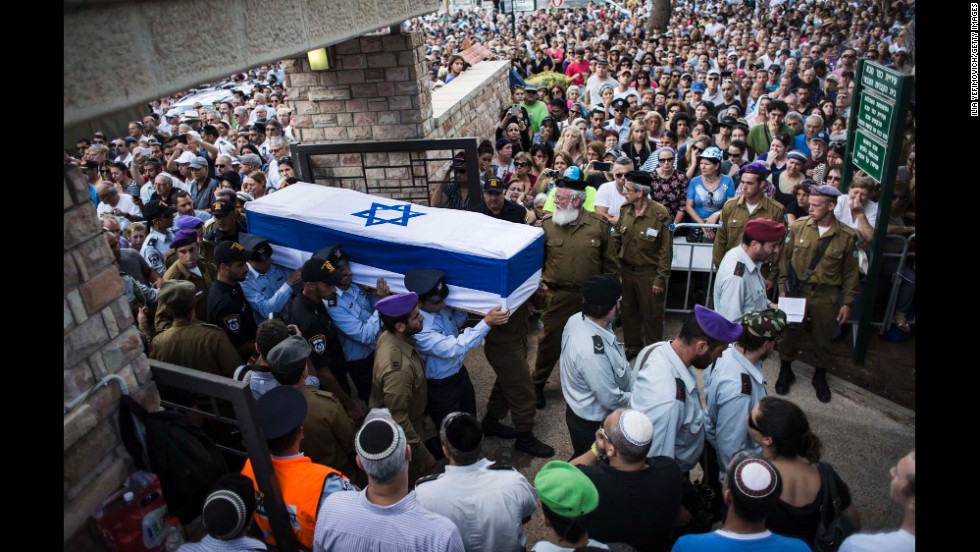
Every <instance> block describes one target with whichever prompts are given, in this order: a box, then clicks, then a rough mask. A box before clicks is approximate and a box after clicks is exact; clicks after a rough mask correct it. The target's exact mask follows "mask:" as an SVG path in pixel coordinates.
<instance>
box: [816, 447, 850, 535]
mask: <svg viewBox="0 0 980 552" xmlns="http://www.w3.org/2000/svg"><path fill="white" fill-rule="evenodd" d="M817 469H818V470H820V489H821V491H822V492H823V503H822V504H821V505H820V524H819V525H817V532H816V534H815V535H814V537H813V550H815V551H816V552H836V551H837V549H838V548H840V545H841V543H843V542H844V539H846V538H847V537H849V536H850V535H851V534H853V533H854V525H853V524H851V520H850V519H848V518H847V516H845V515H843V513H842V511H841V507H840V502H841V501H840V496H839V495H838V494H837V482H836V481H835V479H834V473H833V468H831V467H830V464H827V463H826V462H824V461H823V460H821V461H820V462H819V463H818V464H817Z"/></svg>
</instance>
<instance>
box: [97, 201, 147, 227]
mask: <svg viewBox="0 0 980 552" xmlns="http://www.w3.org/2000/svg"><path fill="white" fill-rule="evenodd" d="M113 209H119V210H120V211H122V212H123V213H126V214H127V215H134V216H137V217H142V216H143V212H142V211H140V208H139V207H137V206H136V204H135V203H133V198H132V197H130V195H129V194H127V193H121V194H119V203H116V206H115V207H113V206H112V205H109V204H108V203H105V202H104V201H100V202H99V205H98V206H97V207H96V208H95V214H96V215H99V216H100V217H101V216H102V214H103V213H111V212H112V210H113ZM116 219H117V220H119V228H120V229H121V230H122V231H124V232H125V231H126V227H127V226H129V225H130V224H131V222H130V220H129V219H128V218H126V217H116Z"/></svg>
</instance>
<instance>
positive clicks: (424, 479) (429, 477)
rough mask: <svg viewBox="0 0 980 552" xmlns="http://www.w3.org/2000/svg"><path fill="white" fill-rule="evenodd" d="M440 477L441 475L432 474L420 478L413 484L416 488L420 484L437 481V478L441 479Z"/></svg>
mask: <svg viewBox="0 0 980 552" xmlns="http://www.w3.org/2000/svg"><path fill="white" fill-rule="evenodd" d="M441 476H442V474H441V473H434V474H432V475H427V476H425V477H420V478H419V480H418V481H416V482H415V486H416V487H418V486H419V485H421V484H422V483H428V482H429V481H435V480H436V479H439V477H441Z"/></svg>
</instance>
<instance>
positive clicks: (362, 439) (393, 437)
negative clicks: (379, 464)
mask: <svg viewBox="0 0 980 552" xmlns="http://www.w3.org/2000/svg"><path fill="white" fill-rule="evenodd" d="M400 439H401V437H400V435H399V434H398V427H396V426H395V422H393V421H391V420H389V419H387V418H372V419H370V420H368V421H366V422H364V425H363V426H361V429H360V431H358V432H357V435H356V436H355V437H354V448H355V449H356V450H357V455H358V456H360V457H361V458H363V459H365V460H384V459H385V458H388V457H389V456H391V455H392V454H393V453H394V452H395V451H396V450H398V444H399V443H398V442H399V440H400Z"/></svg>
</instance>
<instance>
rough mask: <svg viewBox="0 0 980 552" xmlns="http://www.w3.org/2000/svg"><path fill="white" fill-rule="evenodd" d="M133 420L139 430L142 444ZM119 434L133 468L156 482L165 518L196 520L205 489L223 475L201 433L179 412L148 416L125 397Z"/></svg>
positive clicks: (214, 451)
mask: <svg viewBox="0 0 980 552" xmlns="http://www.w3.org/2000/svg"><path fill="white" fill-rule="evenodd" d="M134 417H135V418H136V419H137V420H139V421H140V422H141V423H142V424H143V427H144V428H145V434H146V442H145V445H144V444H143V442H142V440H141V439H140V435H139V432H138V430H137V428H136V424H135V423H134V421H133V418H134ZM119 433H120V435H121V436H122V441H123V444H125V445H126V450H127V451H129V454H130V455H131V456H132V457H133V460H134V461H135V463H136V467H137V468H138V469H141V470H145V471H149V472H152V473H155V474H157V476H158V477H159V478H160V487H161V488H162V489H163V497H164V498H165V499H166V501H167V507H168V508H169V510H170V513H171V515H174V516H177V517H178V518H179V519H180V522H181V523H184V524H187V523H189V522H191V521H192V520H193V519H194V518H196V517H198V516H200V515H201V510H202V508H203V507H204V499H206V498H207V496H208V493H210V492H211V487H212V486H213V485H214V483H215V482H216V481H217V480H218V479H219V478H220V477H221V476H222V475H224V474H225V473H227V472H228V468H227V466H226V465H225V459H224V456H223V455H222V454H221V450H220V449H218V447H217V446H216V445H215V444H214V441H212V440H211V438H210V437H209V436H208V435H207V433H205V432H204V430H202V429H201V428H199V427H198V426H196V425H194V424H193V423H192V422H191V421H190V419H188V417H187V415H186V414H184V413H183V412H178V411H174V410H161V411H160V412H153V413H150V412H147V411H146V409H145V408H143V406H142V405H140V403H138V402H137V401H136V400H135V399H133V398H132V397H130V396H128V395H123V396H122V397H121V399H120V401H119ZM144 447H145V448H144Z"/></svg>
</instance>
